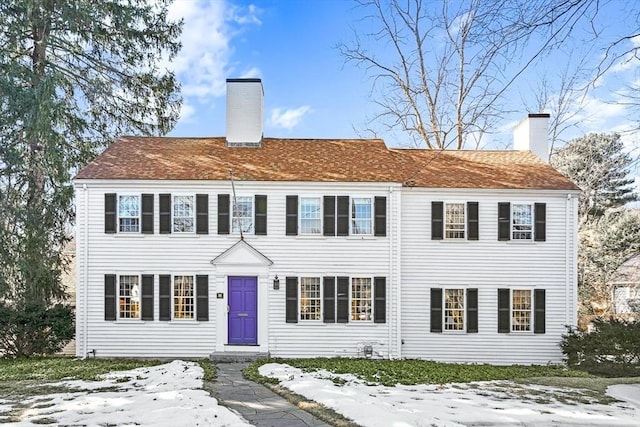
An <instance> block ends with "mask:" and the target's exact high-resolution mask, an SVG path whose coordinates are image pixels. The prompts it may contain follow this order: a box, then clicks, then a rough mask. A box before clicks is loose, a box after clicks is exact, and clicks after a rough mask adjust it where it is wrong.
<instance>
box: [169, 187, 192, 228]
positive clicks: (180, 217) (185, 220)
mask: <svg viewBox="0 0 640 427" xmlns="http://www.w3.org/2000/svg"><path fill="white" fill-rule="evenodd" d="M194 224H195V203H194V197H193V196H173V232H174V233H193V231H194Z"/></svg>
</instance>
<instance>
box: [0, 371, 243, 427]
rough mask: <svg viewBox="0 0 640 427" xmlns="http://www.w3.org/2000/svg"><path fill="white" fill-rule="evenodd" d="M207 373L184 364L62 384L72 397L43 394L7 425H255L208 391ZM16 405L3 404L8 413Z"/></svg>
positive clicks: (230, 426) (28, 399)
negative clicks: (204, 386)
mask: <svg viewBox="0 0 640 427" xmlns="http://www.w3.org/2000/svg"><path fill="white" fill-rule="evenodd" d="M202 374H203V372H202V368H200V367H199V366H198V365H197V364H195V363H193V362H184V361H180V360H176V361H173V362H171V363H167V364H164V365H160V366H154V367H146V368H137V369H132V370H130V371H121V372H115V373H110V374H107V375H104V376H103V380H101V381H80V380H71V381H62V382H58V383H55V384H49V385H52V386H61V387H65V388H68V389H69V392H65V393H54V394H49V395H38V396H34V397H29V398H27V399H25V400H23V401H21V402H17V403H19V404H20V405H26V407H27V409H26V411H25V412H24V413H23V414H22V416H21V417H20V419H21V420H22V421H20V422H17V423H5V421H6V419H5V420H3V419H2V418H3V417H0V423H2V424H1V425H2V426H35V425H41V424H42V421H40V422H38V420H44V421H48V422H47V423H48V424H55V425H74V426H77V425H80V426H81V425H88V426H107V425H108V426H133V425H136V426H138V425H140V426H171V427H174V426H228V427H246V426H250V424H248V423H247V422H246V421H245V420H244V419H242V418H240V417H239V416H238V415H235V414H234V413H232V412H231V411H229V410H228V409H227V408H225V407H223V406H218V403H217V401H216V399H214V398H212V397H211V396H210V395H209V393H207V392H206V391H205V390H202ZM14 405H16V402H9V401H7V400H0V407H1V408H2V410H3V411H7V410H8V409H10V408H9V407H11V408H14V409H15V406H14Z"/></svg>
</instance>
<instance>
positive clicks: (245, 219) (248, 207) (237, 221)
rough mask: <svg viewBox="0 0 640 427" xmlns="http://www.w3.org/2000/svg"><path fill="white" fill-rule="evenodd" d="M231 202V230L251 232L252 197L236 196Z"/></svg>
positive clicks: (233, 231)
mask: <svg viewBox="0 0 640 427" xmlns="http://www.w3.org/2000/svg"><path fill="white" fill-rule="evenodd" d="M231 203H232V209H231V212H232V213H231V232H232V233H240V230H242V232H243V233H253V197H251V196H240V197H236V198H235V201H234V200H232V202H231Z"/></svg>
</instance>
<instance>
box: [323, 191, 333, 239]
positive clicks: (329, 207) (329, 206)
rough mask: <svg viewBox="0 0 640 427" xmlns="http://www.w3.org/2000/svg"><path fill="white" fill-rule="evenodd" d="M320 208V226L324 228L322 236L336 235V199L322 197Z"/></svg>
mask: <svg viewBox="0 0 640 427" xmlns="http://www.w3.org/2000/svg"><path fill="white" fill-rule="evenodd" d="M322 203H323V206H322V211H323V212H322V216H323V221H322V226H323V227H324V230H323V234H324V235H325V236H335V235H336V197H335V196H324V198H323V202H322Z"/></svg>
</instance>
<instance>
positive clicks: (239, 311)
mask: <svg viewBox="0 0 640 427" xmlns="http://www.w3.org/2000/svg"><path fill="white" fill-rule="evenodd" d="M228 295H229V344H244V345H256V344H258V278H257V277H229V293H228Z"/></svg>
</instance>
